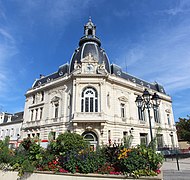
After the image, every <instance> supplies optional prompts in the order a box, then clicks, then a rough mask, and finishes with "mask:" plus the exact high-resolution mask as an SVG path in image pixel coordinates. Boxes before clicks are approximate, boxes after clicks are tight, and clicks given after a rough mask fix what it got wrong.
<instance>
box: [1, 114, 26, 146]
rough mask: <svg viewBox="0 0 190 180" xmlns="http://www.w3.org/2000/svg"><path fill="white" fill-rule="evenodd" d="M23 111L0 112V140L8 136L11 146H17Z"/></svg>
mask: <svg viewBox="0 0 190 180" xmlns="http://www.w3.org/2000/svg"><path fill="white" fill-rule="evenodd" d="M23 113H24V112H17V113H15V114H11V113H6V112H1V113H0V140H4V139H5V137H6V136H9V137H10V142H9V143H10V145H11V147H13V148H15V147H18V145H19V143H20V137H21V126H22V122H23Z"/></svg>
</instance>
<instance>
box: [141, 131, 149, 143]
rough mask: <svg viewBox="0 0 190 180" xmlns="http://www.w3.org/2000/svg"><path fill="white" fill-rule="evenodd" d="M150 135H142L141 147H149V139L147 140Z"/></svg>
mask: <svg viewBox="0 0 190 180" xmlns="http://www.w3.org/2000/svg"><path fill="white" fill-rule="evenodd" d="M147 136H148V134H146V133H140V144H141V145H145V146H147V145H148V139H147Z"/></svg>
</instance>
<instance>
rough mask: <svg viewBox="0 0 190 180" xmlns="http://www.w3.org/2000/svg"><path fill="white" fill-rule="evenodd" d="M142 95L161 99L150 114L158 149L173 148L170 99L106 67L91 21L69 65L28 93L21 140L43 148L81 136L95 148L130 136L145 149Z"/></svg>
mask: <svg viewBox="0 0 190 180" xmlns="http://www.w3.org/2000/svg"><path fill="white" fill-rule="evenodd" d="M145 89H148V91H149V92H150V93H151V94H153V93H155V92H156V93H157V94H158V95H159V96H160V97H161V99H162V100H161V104H160V106H159V109H158V110H157V111H156V112H155V111H153V110H151V114H150V115H151V121H152V129H153V130H152V131H153V135H154V137H157V140H158V147H163V146H177V145H178V144H177V136H176V129H175V125H174V117H173V112H172V101H171V97H170V96H168V95H167V94H166V92H165V90H164V88H163V87H162V86H161V85H159V84H158V83H149V82H146V81H144V80H141V79H139V78H137V77H135V76H133V75H130V74H128V73H126V72H124V71H122V69H121V68H120V67H119V66H117V65H114V64H111V65H110V62H109V59H108V56H107V54H106V52H105V50H104V49H102V48H101V41H100V39H99V38H98V37H97V36H96V26H95V25H94V24H93V22H92V21H91V19H89V21H88V22H87V24H86V25H85V26H84V36H83V37H82V38H81V39H80V41H79V47H78V48H77V49H76V50H75V51H74V53H73V55H72V57H71V61H70V64H64V65H62V66H60V67H59V68H58V70H57V72H55V73H52V74H50V75H47V76H40V78H39V79H38V80H36V81H35V82H34V83H33V86H32V88H31V89H29V90H28V91H27V92H26V103H25V109H24V122H23V138H24V137H36V136H37V137H39V138H40V139H41V140H42V142H47V141H48V137H49V136H50V135H51V137H52V138H53V139H55V138H56V137H57V136H58V135H59V134H60V133H63V132H65V131H70V132H76V133H78V134H81V135H82V136H84V138H85V139H87V140H89V141H90V143H91V145H92V146H94V147H96V146H97V145H98V144H102V143H103V144H107V143H108V142H111V143H114V142H115V143H122V142H123V139H124V138H125V137H127V136H128V135H130V134H132V135H133V140H132V145H137V144H140V143H145V144H147V143H148V142H150V126H149V121H148V116H147V113H146V111H142V110H141V111H139V108H137V106H136V104H135V99H136V97H137V95H142V93H143V91H144V90H145ZM155 117H156V118H155ZM158 129H159V131H158Z"/></svg>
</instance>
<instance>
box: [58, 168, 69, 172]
mask: <svg viewBox="0 0 190 180" xmlns="http://www.w3.org/2000/svg"><path fill="white" fill-rule="evenodd" d="M59 172H61V173H68V171H67V170H65V169H63V168H60V169H59Z"/></svg>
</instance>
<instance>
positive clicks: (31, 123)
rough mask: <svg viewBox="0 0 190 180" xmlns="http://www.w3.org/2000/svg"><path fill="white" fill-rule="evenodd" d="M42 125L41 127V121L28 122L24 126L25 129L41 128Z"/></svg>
mask: <svg viewBox="0 0 190 180" xmlns="http://www.w3.org/2000/svg"><path fill="white" fill-rule="evenodd" d="M40 125H41V121H40V120H36V121H27V122H26V123H25V124H23V128H32V127H39V126H40Z"/></svg>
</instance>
